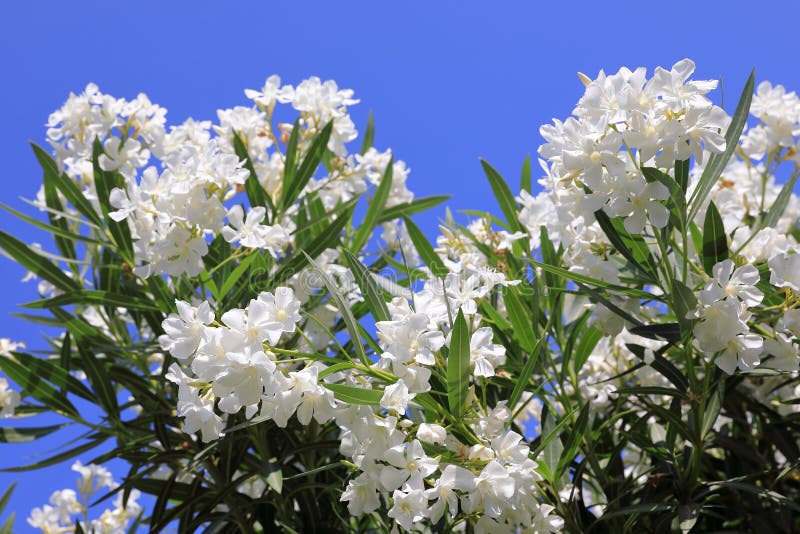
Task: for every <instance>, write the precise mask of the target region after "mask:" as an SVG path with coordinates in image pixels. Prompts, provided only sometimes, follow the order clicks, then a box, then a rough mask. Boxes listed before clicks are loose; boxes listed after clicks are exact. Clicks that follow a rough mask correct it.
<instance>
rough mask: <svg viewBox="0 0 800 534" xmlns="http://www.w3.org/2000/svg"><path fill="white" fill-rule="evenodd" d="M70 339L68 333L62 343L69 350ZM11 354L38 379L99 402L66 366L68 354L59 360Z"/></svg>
mask: <svg viewBox="0 0 800 534" xmlns="http://www.w3.org/2000/svg"><path fill="white" fill-rule="evenodd" d="M70 337H71V336H70V334H69V333H67V335H66V336H64V341H63V342H62V343H63V345H64V347H66V348H67V349H69V345H70V344H71V343H70ZM62 352H63V351H62ZM11 354H12V355H13V356H14V359H16V360H17V362H19V364H20V365H21V366H22V367H23V368H25V369H26V370H27V371H29V372H30V373H32V374H33V375H34V376H36V377H37V378H38V379H40V380H46V381H47V382H49V383H51V384H53V385H55V386H58V387H60V388H61V389H62V391H65V392H67V393H71V394H73V395H77V396H78V397H81V398H83V399H86V400H87V401H89V402H97V398H96V397H95V396H94V394H93V393H92V392H91V391H89V388H87V387H86V386H85V385H84V384H83V382H81V381H80V380H78V379H77V378H75V377H74V376H72V375H71V374H70V373H69V366H65V365H64V363H66V354H62V355H61V357H60V358H59V359H58V360H45V359H42V358H37V357H36V356H32V355H30V354H26V353H24V352H16V351H13V352H12V353H11Z"/></svg>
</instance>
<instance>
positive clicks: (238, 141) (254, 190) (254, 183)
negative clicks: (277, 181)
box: [233, 133, 274, 224]
mask: <svg viewBox="0 0 800 534" xmlns="http://www.w3.org/2000/svg"><path fill="white" fill-rule="evenodd" d="M233 149H234V151H235V152H236V156H237V157H238V158H239V159H240V160H242V161H244V168H245V169H247V170H248V171H249V172H250V175H249V176H248V177H247V180H246V181H245V183H244V190H245V193H247V200H248V202H250V205H251V206H253V207H256V206H268V207H269V211H267V218H266V223H267V224H269V221H270V213H269V212H270V211H272V210H274V206H273V205H272V199H271V198H270V196H269V195H268V194H267V192H266V191H264V188H263V187H261V183H260V182H259V181H258V175H257V174H256V169H255V167H253V161H252V160H251V159H250V155H249V154H248V153H247V146H245V144H244V141H242V138H241V137H239V134H238V133H234V134H233Z"/></svg>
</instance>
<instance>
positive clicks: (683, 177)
mask: <svg viewBox="0 0 800 534" xmlns="http://www.w3.org/2000/svg"><path fill="white" fill-rule="evenodd" d="M675 181H676V182H677V183H678V185H679V186H680V188H681V190H683V194H684V195H686V191H687V190H688V189H689V160H688V159H684V160H680V161H676V162H675ZM684 200H685V197H684Z"/></svg>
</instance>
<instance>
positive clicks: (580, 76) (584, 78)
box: [578, 72, 592, 87]
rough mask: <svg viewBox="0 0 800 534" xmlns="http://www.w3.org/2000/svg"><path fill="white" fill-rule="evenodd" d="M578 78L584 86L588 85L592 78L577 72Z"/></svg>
mask: <svg viewBox="0 0 800 534" xmlns="http://www.w3.org/2000/svg"><path fill="white" fill-rule="evenodd" d="M578 79H579V80H580V81H581V83H582V84H583V86H584V87H588V86H589V84H590V83H592V79H591V78H589V77H588V76H587V75H585V74H584V73H582V72H579V73H578Z"/></svg>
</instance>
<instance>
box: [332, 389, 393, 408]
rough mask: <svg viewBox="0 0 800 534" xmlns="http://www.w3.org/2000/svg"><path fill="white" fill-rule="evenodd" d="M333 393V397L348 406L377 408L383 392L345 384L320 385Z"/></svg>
mask: <svg viewBox="0 0 800 534" xmlns="http://www.w3.org/2000/svg"><path fill="white" fill-rule="evenodd" d="M322 385H323V386H325V387H326V388H328V389H329V390H331V391H333V396H334V397H336V398H337V399H339V400H340V401H343V402H348V403H350V404H367V405H372V406H377V405H379V404H380V403H381V398H382V397H383V391H380V390H374V389H364V388H359V387H356V386H348V385H346V384H322Z"/></svg>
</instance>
